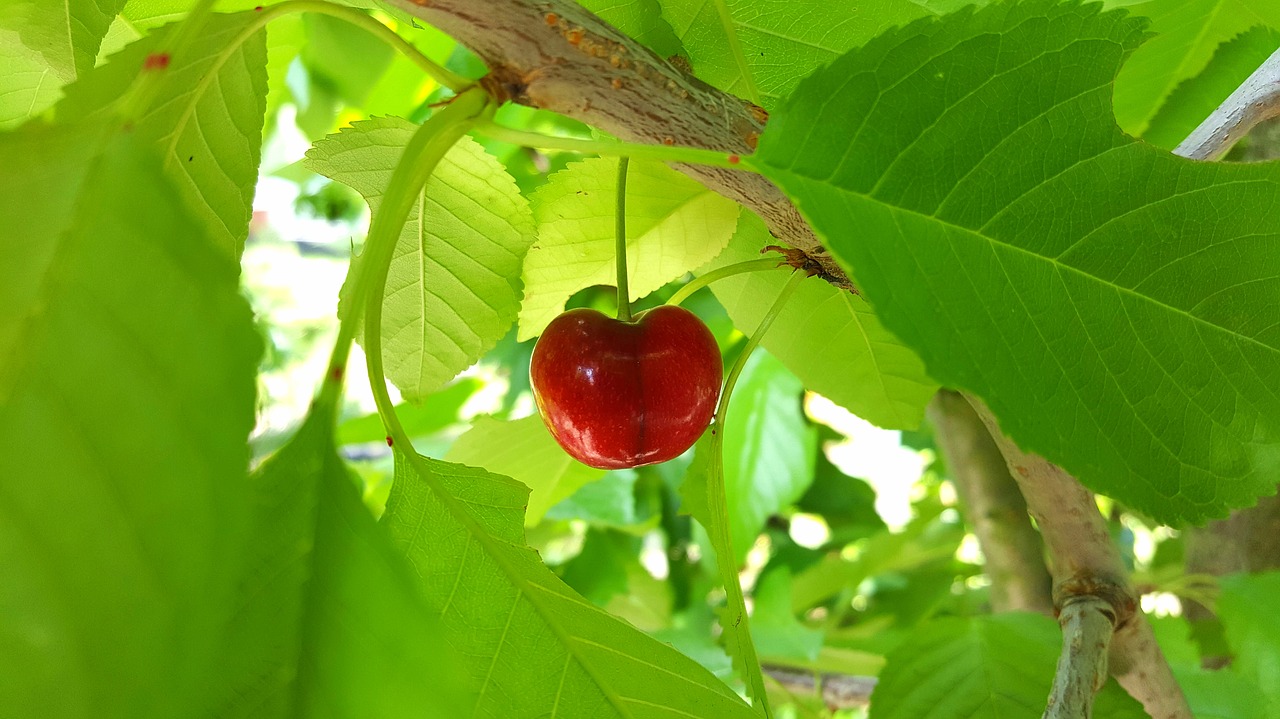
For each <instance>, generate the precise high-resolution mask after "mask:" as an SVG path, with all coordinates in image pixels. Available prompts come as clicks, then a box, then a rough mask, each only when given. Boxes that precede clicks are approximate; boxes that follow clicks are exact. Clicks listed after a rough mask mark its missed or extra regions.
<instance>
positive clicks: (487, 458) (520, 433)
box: [445, 414, 604, 526]
mask: <svg viewBox="0 0 1280 719" xmlns="http://www.w3.org/2000/svg"><path fill="white" fill-rule="evenodd" d="M445 459H447V460H449V461H450V462H457V463H458V464H467V465H471V466H473V467H482V468H484V469H487V470H489V471H490V472H493V473H494V474H501V475H504V476H507V477H511V478H513V479H515V480H516V481H518V482H520V483H521V484H523V485H525V486H526V487H528V488H529V489H530V493H529V507H528V512H527V513H526V514H525V518H524V521H525V524H527V525H528V526H533V525H535V524H537V523H538V522H540V521H542V515H544V514H546V513H547V510H548V509H550V508H551V507H552V506H553V505H555V504H556V503H557V502H559V501H560V500H562V499H566V498H567V497H569V496H570V495H572V494H573V493H574V492H576V491H577V490H578V488H580V487H582V486H583V485H584V484H587V483H588V482H593V481H595V480H597V479H600V478H601V477H603V476H604V470H602V469H593V468H591V467H588V466H587V465H585V464H583V463H581V462H579V461H578V460H576V459H574V458H573V457H570V456H569V455H568V454H566V453H565V451H564V450H563V449H561V448H560V445H558V444H556V441H555V439H554V438H553V437H552V436H551V433H550V432H548V431H547V427H546V425H545V424H543V422H542V418H541V417H539V416H538V415H536V414H535V415H532V416H529V417H525V418H524V419H517V420H514V421H506V422H504V421H502V420H499V419H494V418H492V417H477V418H476V420H475V422H473V423H472V425H471V429H469V430H467V431H466V432H465V433H463V435H462V436H461V437H458V439H457V440H456V441H454V443H453V446H452V447H450V448H449V452H448V453H447V454H446V455H445Z"/></svg>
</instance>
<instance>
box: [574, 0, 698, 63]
mask: <svg viewBox="0 0 1280 719" xmlns="http://www.w3.org/2000/svg"><path fill="white" fill-rule="evenodd" d="M658 2H659V0H578V4H579V5H581V6H583V7H585V8H586V9H588V10H590V11H591V12H593V13H595V14H596V15H598V16H599V17H600V18H602V19H604V20H605V21H606V22H608V23H609V24H610V25H612V26H614V27H616V28H618V29H619V30H621V31H622V32H623V33H625V34H626V35H627V36H629V37H630V38H631V39H633V40H635V41H637V42H639V43H640V44H642V45H644V46H645V47H647V48H649V49H650V50H653V51H654V52H656V53H657V54H658V56H659V57H663V58H669V57H671V56H672V55H683V54H685V51H684V46H682V45H681V44H680V38H678V37H676V34H675V32H674V31H672V29H671V26H670V25H668V24H667V21H666V20H664V19H663V17H662V7H661V6H660V5H659V4H658Z"/></svg>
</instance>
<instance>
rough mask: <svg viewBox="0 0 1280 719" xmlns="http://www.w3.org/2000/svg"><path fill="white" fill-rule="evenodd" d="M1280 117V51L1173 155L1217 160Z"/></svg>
mask: <svg viewBox="0 0 1280 719" xmlns="http://www.w3.org/2000/svg"><path fill="white" fill-rule="evenodd" d="M1277 116H1280V50H1276V51H1275V52H1274V53H1273V54H1272V55H1271V57H1269V58H1267V60H1266V62H1264V63H1262V64H1261V65H1259V66H1258V69H1257V70H1255V71H1254V72H1253V74H1252V75H1250V76H1249V78H1248V79H1247V80H1245V81H1244V84H1242V85H1240V87H1238V88H1236V90H1235V92H1233V93H1231V95H1230V96H1229V97H1227V99H1226V100H1225V101H1224V102H1223V103H1222V105H1221V106H1219V107H1218V109H1217V110H1214V111H1213V114H1211V115H1209V117H1208V118H1206V119H1205V121H1204V122H1202V123H1200V126H1199V127H1197V128H1196V129H1195V130H1193V131H1192V133H1191V134H1190V135H1188V136H1187V139H1185V140H1183V141H1182V144H1180V145H1178V146H1177V147H1176V148H1175V149H1174V151H1173V154H1175V155H1179V156H1181V157H1185V158H1188V159H1191V160H1216V159H1218V158H1219V157H1222V155H1223V154H1224V153H1225V152H1226V151H1227V150H1230V149H1231V146H1232V145H1234V144H1236V142H1237V141H1238V140H1239V139H1240V138H1242V137H1244V136H1245V135H1246V134H1248V132H1249V130H1251V129H1253V127H1254V126H1255V125H1257V124H1258V123H1260V122H1262V121H1264V120H1268V119H1270V118H1273V117H1277Z"/></svg>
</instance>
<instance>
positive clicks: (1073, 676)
mask: <svg viewBox="0 0 1280 719" xmlns="http://www.w3.org/2000/svg"><path fill="white" fill-rule="evenodd" d="M1058 622H1059V623H1060V624H1061V625H1062V655H1061V656H1060V657H1058V669H1057V672H1056V673H1055V674H1054V676H1055V680H1054V683H1053V690H1052V692H1050V694H1049V704H1048V706H1047V707H1046V708H1045V712H1044V719H1088V718H1089V717H1091V716H1092V715H1093V695H1094V694H1097V692H1098V690H1099V689H1101V688H1102V685H1103V684H1105V683H1106V682H1107V647H1108V646H1109V645H1110V644H1111V635H1112V633H1113V632H1115V624H1114V623H1113V621H1112V616H1111V605H1110V604H1108V603H1107V602H1106V601H1105V600H1103V599H1099V598H1098V597H1092V596H1085V597H1075V598H1073V599H1071V600H1070V601H1069V602H1068V603H1067V604H1066V605H1065V606H1064V607H1063V608H1062V613H1061V614H1060V616H1059V618H1058Z"/></svg>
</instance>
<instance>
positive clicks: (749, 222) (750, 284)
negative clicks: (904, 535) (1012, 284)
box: [703, 214, 938, 429]
mask: <svg viewBox="0 0 1280 719" xmlns="http://www.w3.org/2000/svg"><path fill="white" fill-rule="evenodd" d="M772 241H773V238H772V237H771V236H770V235H769V231H768V230H767V229H766V228H765V226H764V223H763V222H761V221H760V219H759V218H758V217H756V216H755V215H751V214H749V215H746V216H744V218H743V219H742V221H741V222H739V223H738V232H737V233H736V234H735V235H734V238H733V240H732V241H731V242H730V243H729V247H728V249H726V250H725V251H724V253H722V254H721V255H720V256H719V257H717V258H716V259H715V261H714V262H713V263H711V264H709V265H707V266H706V267H705V268H703V269H704V270H710V269H713V268H715V267H721V266H724V265H729V264H733V263H735V262H744V261H746V260H750V259H754V258H756V257H759V256H760V255H759V252H760V249H761V248H762V247H764V246H765V245H768V244H771V243H772ZM790 275H791V269H790V268H789V267H785V266H784V267H782V268H779V269H778V270H776V271H773V272H751V273H747V274H742V275H737V276H734V277H729V278H726V279H723V280H719V281H717V282H715V283H714V284H712V285H711V289H712V291H713V292H714V293H715V295H716V299H718V300H719V301H720V304H722V305H724V308H725V311H727V312H728V313H729V316H730V317H731V318H733V322H734V324H735V325H736V326H737V327H739V328H741V329H742V330H743V331H744V332H750V331H751V330H752V329H753V328H755V326H756V325H758V324H760V320H761V319H762V318H763V317H764V315H765V313H766V312H768V311H769V307H770V306H772V305H773V300H774V299H775V298H776V297H777V296H778V293H779V292H781V291H782V288H783V286H784V285H786V283H787V278H788V277H790ZM762 344H763V346H764V347H765V349H767V350H769V353H770V354H772V355H773V356H774V357H777V358H778V359H779V360H781V361H782V363H783V364H785V365H786V366H787V369H789V370H791V371H792V372H794V373H795V374H796V376H798V377H799V378H800V379H801V380H802V381H803V382H804V386H805V388H807V389H810V390H812V391H814V392H817V393H819V394H821V395H823V396H824V397H826V398H828V399H830V400H831V401H833V402H835V403H837V404H839V405H841V406H842V407H844V408H846V409H848V410H849V411H851V412H853V413H854V414H856V415H858V416H859V417H862V418H863V419H865V420H867V421H868V422H871V423H873V424H876V425H878V426H880V427H884V428H886V429H915V428H916V427H918V426H920V421H921V419H923V417H924V407H925V405H926V404H928V403H929V400H930V398H932V397H933V394H934V393H935V392H936V391H937V390H938V385H937V383H936V382H934V381H933V380H931V379H929V376H928V375H927V374H925V371H924V362H923V361H922V360H921V359H920V358H919V357H918V356H917V355H916V353H915V352H913V351H912V350H911V349H910V348H909V347H907V346H906V345H904V344H903V343H902V342H901V341H899V340H898V338H897V337H894V336H893V334H891V333H890V332H889V331H888V330H886V329H885V328H884V326H883V325H881V324H880V320H879V318H877V317H876V315H875V311H874V309H872V307H871V306H870V305H869V304H867V301H866V300H865V299H863V298H862V297H859V296H857V295H855V294H853V293H851V292H848V291H846V290H842V289H839V288H837V287H834V286H832V285H831V284H830V283H827V282H822V281H817V280H814V281H807V282H804V283H802V284H801V285H800V287H799V289H797V290H796V292H795V294H793V295H792V296H791V299H789V300H788V301H787V304H786V306H785V307H783V309H782V313H781V314H779V315H778V317H777V319H775V320H774V323H773V326H772V327H770V328H769V332H768V334H766V335H765V336H764V341H763V343H762Z"/></svg>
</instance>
